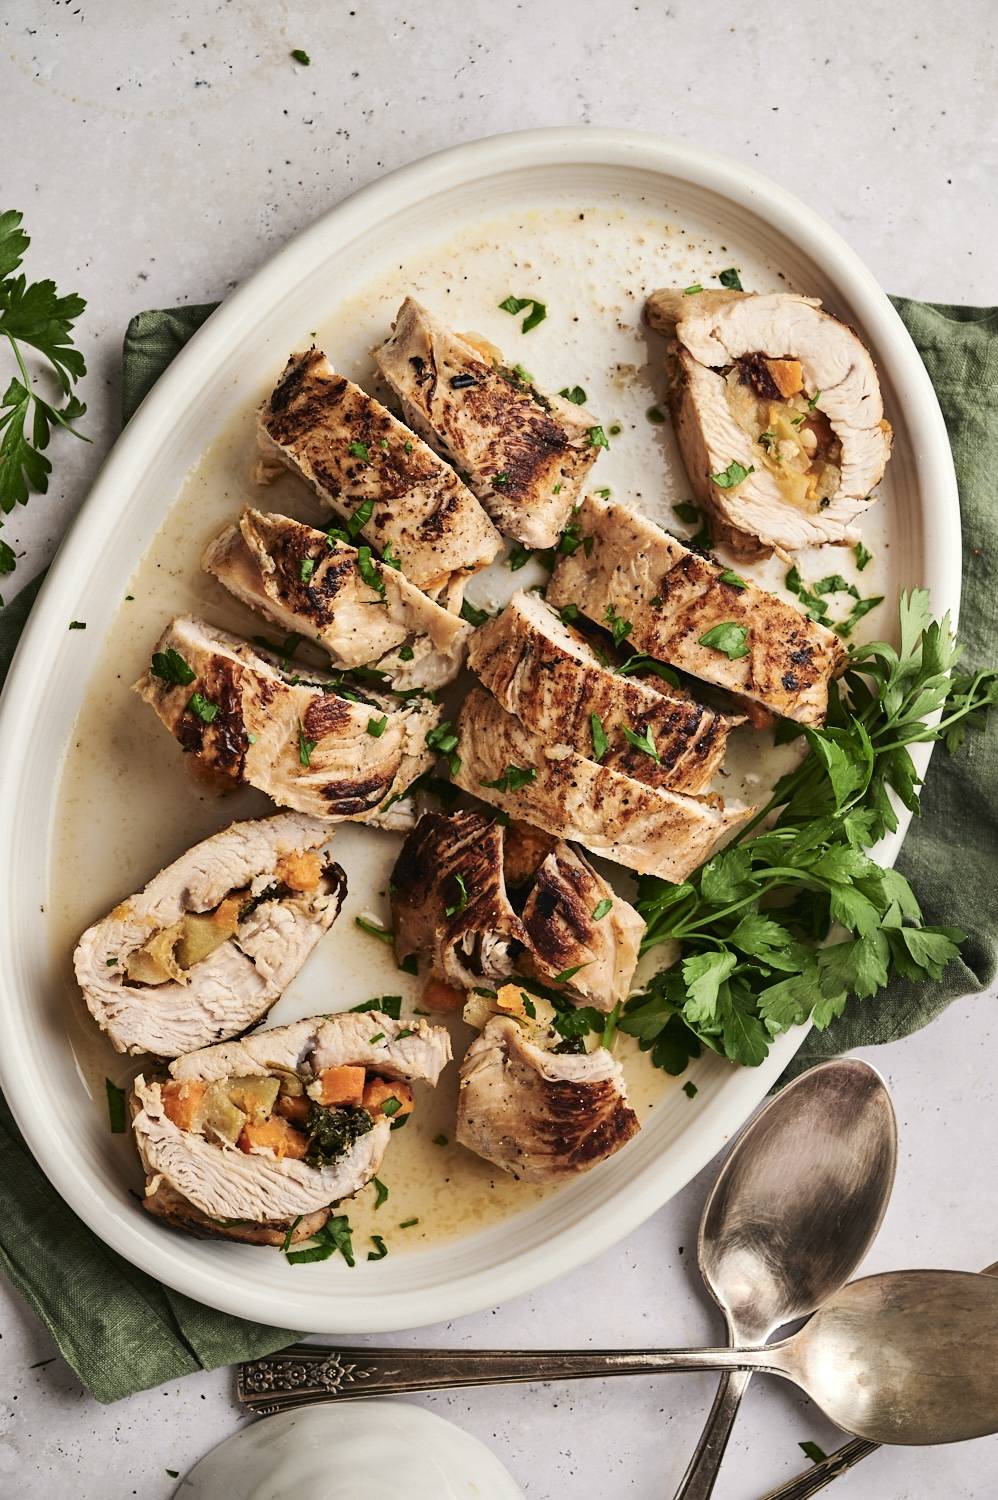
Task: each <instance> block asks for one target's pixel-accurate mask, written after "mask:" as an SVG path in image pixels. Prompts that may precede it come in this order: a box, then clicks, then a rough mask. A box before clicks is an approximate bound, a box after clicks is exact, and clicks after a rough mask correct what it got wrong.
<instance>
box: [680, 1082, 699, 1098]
mask: <svg viewBox="0 0 998 1500" xmlns="http://www.w3.org/2000/svg"><path fill="white" fill-rule="evenodd" d="M699 1092H700V1090H699V1089H698V1088H697V1086H696V1084H695V1083H694V1082H693V1080H692V1078H687V1080H686V1082H685V1083H684V1084H683V1093H684V1094H685V1095H686V1097H687V1099H695V1098H696V1096H697V1094H698V1093H699Z"/></svg>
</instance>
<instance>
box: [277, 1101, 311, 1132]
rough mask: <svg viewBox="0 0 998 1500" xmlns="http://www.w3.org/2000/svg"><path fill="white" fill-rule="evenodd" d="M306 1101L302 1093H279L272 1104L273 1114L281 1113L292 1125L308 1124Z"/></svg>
mask: <svg viewBox="0 0 998 1500" xmlns="http://www.w3.org/2000/svg"><path fill="white" fill-rule="evenodd" d="M308 1103H309V1101H308V1100H307V1099H306V1098H305V1095H304V1094H279V1095H278V1098H277V1103H276V1104H275V1105H274V1113H275V1115H282V1116H283V1118H284V1119H285V1120H290V1121H291V1122H292V1124H294V1125H307V1124H308Z"/></svg>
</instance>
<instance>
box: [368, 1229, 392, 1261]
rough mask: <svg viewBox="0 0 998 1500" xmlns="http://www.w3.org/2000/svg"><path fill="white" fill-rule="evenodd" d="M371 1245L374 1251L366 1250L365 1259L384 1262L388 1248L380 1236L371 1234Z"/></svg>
mask: <svg viewBox="0 0 998 1500" xmlns="http://www.w3.org/2000/svg"><path fill="white" fill-rule="evenodd" d="M371 1244H372V1245H373V1246H374V1249H373V1250H368V1252H367V1258H368V1260H384V1258H385V1256H386V1255H387V1254H388V1246H387V1245H386V1244H385V1242H384V1240H383V1239H382V1237H381V1235H380V1234H372V1235H371Z"/></svg>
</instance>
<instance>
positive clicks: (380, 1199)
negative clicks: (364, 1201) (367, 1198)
mask: <svg viewBox="0 0 998 1500" xmlns="http://www.w3.org/2000/svg"><path fill="white" fill-rule="evenodd" d="M371 1186H372V1187H373V1188H374V1192H375V1198H374V1211H375V1213H377V1211H378V1209H379V1208H380V1207H381V1205H382V1203H384V1201H385V1199H386V1198H387V1197H388V1189H387V1188H386V1187H385V1184H384V1183H383V1182H382V1181H381V1178H380V1177H372V1178H371Z"/></svg>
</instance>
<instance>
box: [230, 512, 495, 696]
mask: <svg viewBox="0 0 998 1500" xmlns="http://www.w3.org/2000/svg"><path fill="white" fill-rule="evenodd" d="M201 566H202V567H203V568H204V570H205V572H207V573H212V574H213V575H214V576H215V577H216V578H217V579H218V580H219V581H220V582H221V583H223V584H224V585H225V587H226V588H227V589H228V590H229V592H230V593H232V594H235V596H236V598H237V599H241V600H242V601H243V603H244V604H248V605H249V607H250V608H251V609H256V610H259V611H260V613H261V614H263V615H266V617H267V618H268V619H269V620H272V621H273V622H274V623H275V625H279V626H280V627H281V629H282V630H287V631H296V632H297V633H298V634H299V635H303V636H305V637H306V638H307V639H308V640H311V641H315V643H316V644H317V645H319V646H322V647H323V649H324V650H325V651H327V652H328V653H329V656H330V658H331V659H332V663H333V665H334V666H335V667H340V668H344V669H346V670H349V669H350V668H352V667H361V666H373V667H375V668H376V669H377V670H378V671H381V672H385V673H387V674H388V676H389V677H390V678H391V679H392V682H393V683H394V684H395V686H396V687H400V688H410V687H426V688H436V687H440V686H441V685H442V684H443V683H445V682H450V680H451V679H452V678H453V677H455V676H456V674H457V673H458V671H459V670H460V667H461V662H462V659H463V656H464V651H465V648H466V646H467V643H468V639H469V637H470V636H471V626H470V625H466V624H465V623H464V621H463V620H460V619H458V617H457V616H456V615H454V614H451V613H450V612H449V611H447V610H445V609H441V607H440V605H439V604H435V603H434V602H433V600H432V599H430V598H429V597H428V596H427V595H426V594H424V593H422V592H421V591H420V590H419V589H417V588H415V587H414V586H413V584H411V583H410V582H409V580H408V579H407V578H406V577H405V576H404V574H402V573H400V572H399V571H398V569H397V568H391V567H387V566H386V565H385V564H384V563H382V562H379V561H378V560H377V559H376V558H374V557H372V556H371V553H370V548H365V547H361V548H357V547H354V546H351V545H350V544H349V543H348V542H347V541H345V540H342V539H341V538H337V537H336V536H335V535H334V534H333V533H331V532H330V533H328V534H327V533H326V532H324V531H317V530H316V529H315V527H313V526H305V525H303V523H302V522H301V521H293V520H291V518H290V517H288V516H278V515H264V514H263V513H262V512H261V511H258V510H251V509H249V508H247V509H246V510H244V511H243V513H242V515H241V516H240V518H239V521H238V523H237V524H236V525H234V526H228V527H226V529H225V530H224V531H223V532H222V533H221V535H220V536H217V537H216V538H215V540H214V541H213V542H212V543H211V544H210V545H209V547H208V549H207V551H206V552H205V554H204V556H203V557H202V559H201Z"/></svg>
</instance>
